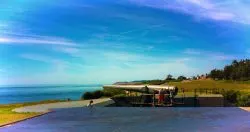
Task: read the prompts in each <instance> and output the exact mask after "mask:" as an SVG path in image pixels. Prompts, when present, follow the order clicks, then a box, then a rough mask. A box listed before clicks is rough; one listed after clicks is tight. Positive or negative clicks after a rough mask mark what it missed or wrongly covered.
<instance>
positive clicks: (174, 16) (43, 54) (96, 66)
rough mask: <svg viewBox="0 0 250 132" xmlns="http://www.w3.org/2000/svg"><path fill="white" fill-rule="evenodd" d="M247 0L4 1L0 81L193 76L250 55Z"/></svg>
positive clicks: (0, 26)
mask: <svg viewBox="0 0 250 132" xmlns="http://www.w3.org/2000/svg"><path fill="white" fill-rule="evenodd" d="M249 7H250V2H247V1H245V0H224V1H223V2H222V1H221V0H171V1H168V0H154V1H151V0H105V1H104V0H91V1H90V0H89V1H87V0H84V1H83V0H70V1H69V0H60V1H59V0H53V1H51V0H36V1H34V0H3V1H1V2H0V14H1V15H0V53H1V59H0V84H2V85H7V84H96V83H98V84H104V83H105V84H107V83H113V82H116V81H132V80H143V79H163V78H165V76H166V75H167V74H172V75H174V76H179V75H185V76H193V75H197V74H203V73H207V72H209V71H210V70H211V69H213V68H222V67H224V65H226V64H229V63H230V62H231V61H232V60H233V59H244V58H249V57H250V55H249V54H250V15H248V14H249V12H250V8H249Z"/></svg>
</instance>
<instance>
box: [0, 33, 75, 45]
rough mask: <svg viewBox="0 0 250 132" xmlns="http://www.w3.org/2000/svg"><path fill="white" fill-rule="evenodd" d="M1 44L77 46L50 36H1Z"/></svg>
mask: <svg viewBox="0 0 250 132" xmlns="http://www.w3.org/2000/svg"><path fill="white" fill-rule="evenodd" d="M0 44H23V45H27V44H40V45H64V46H76V45H77V44H76V43H74V42H72V41H70V40H67V39H64V38H59V37H50V36H35V35H34V36H21V37H20V36H15V37H13V36H0Z"/></svg>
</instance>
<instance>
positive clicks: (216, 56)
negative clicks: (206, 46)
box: [182, 49, 240, 61]
mask: <svg viewBox="0 0 250 132" xmlns="http://www.w3.org/2000/svg"><path fill="white" fill-rule="evenodd" d="M182 53H184V54H187V55H195V56H197V57H206V58H208V59H212V60H221V61H225V60H234V59H239V58H240V56H238V55H233V54H224V53H221V52H215V51H206V50H201V49H186V50H184V51H183V52H182Z"/></svg>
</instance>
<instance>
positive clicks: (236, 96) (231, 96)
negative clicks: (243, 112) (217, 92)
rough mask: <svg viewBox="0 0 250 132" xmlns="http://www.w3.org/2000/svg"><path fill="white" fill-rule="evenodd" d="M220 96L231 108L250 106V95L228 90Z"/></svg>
mask: <svg viewBox="0 0 250 132" xmlns="http://www.w3.org/2000/svg"><path fill="white" fill-rule="evenodd" d="M222 95H223V96H224V98H225V100H226V101H227V102H228V103H229V104H231V105H233V106H249V105H250V95H248V94H246V93H243V92H240V91H235V90H229V91H224V92H223V93H222Z"/></svg>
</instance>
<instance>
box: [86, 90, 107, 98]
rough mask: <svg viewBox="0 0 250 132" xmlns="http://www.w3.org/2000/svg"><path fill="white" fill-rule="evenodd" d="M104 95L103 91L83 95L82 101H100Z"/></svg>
mask: <svg viewBox="0 0 250 132" xmlns="http://www.w3.org/2000/svg"><path fill="white" fill-rule="evenodd" d="M103 95H104V94H103V92H102V91H101V90H97V91H94V92H86V93H84V94H83V95H82V97H81V99H98V98H100V97H102V96H103Z"/></svg>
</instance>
